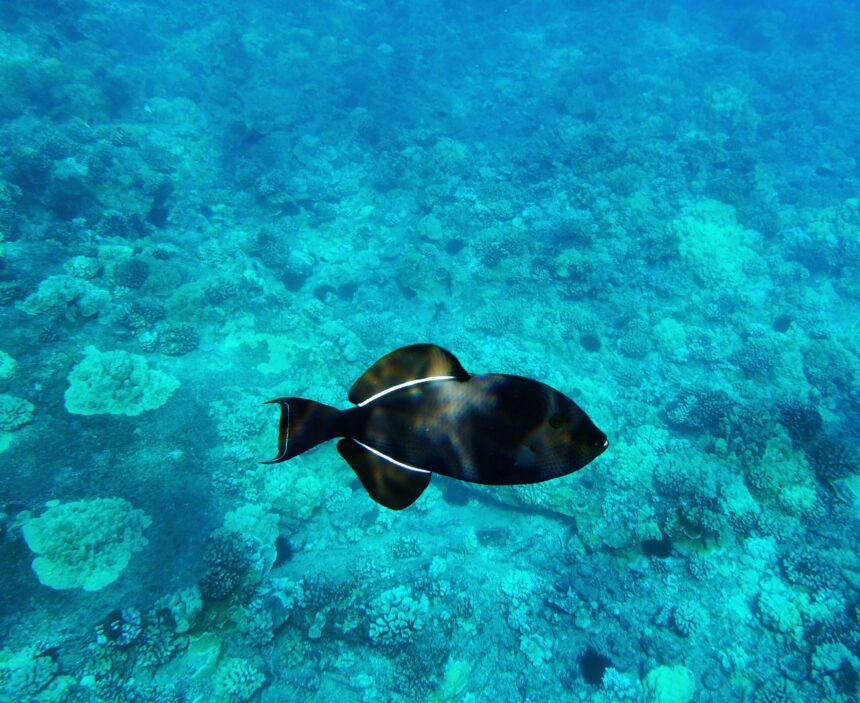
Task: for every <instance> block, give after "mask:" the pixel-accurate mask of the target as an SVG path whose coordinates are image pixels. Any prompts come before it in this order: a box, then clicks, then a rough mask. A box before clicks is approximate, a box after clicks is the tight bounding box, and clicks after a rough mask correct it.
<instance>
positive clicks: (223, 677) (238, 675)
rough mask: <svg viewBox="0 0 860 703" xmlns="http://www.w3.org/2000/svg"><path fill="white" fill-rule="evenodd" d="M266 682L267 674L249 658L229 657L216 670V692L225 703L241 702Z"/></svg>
mask: <svg viewBox="0 0 860 703" xmlns="http://www.w3.org/2000/svg"><path fill="white" fill-rule="evenodd" d="M264 683H266V676H265V674H263V672H261V671H260V670H258V669H257V668H256V667H255V666H254V665H253V664H251V662H249V661H248V660H247V659H240V658H238V657H229V658H227V659H225V660H224V661H223V662H222V663H221V666H219V667H218V671H217V672H215V681H214V685H215V694H216V695H217V696H218V697H219V700H220V701H223V703H241V702H242V701H246V700H248V699H249V698H250V697H251V696H253V695H254V694H255V693H256V692H257V690H258V689H259V688H260V687H261V686H262V685H263V684H264Z"/></svg>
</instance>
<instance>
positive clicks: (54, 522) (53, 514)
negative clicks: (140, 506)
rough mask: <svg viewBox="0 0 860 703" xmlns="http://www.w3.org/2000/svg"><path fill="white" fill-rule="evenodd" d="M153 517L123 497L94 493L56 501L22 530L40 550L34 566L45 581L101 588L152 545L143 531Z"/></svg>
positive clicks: (33, 547) (60, 586)
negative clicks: (91, 496)
mask: <svg viewBox="0 0 860 703" xmlns="http://www.w3.org/2000/svg"><path fill="white" fill-rule="evenodd" d="M151 522H152V520H151V518H150V517H149V516H147V515H146V514H145V513H144V512H143V511H142V510H137V509H135V508H133V507H132V506H131V504H130V503H129V502H128V501H126V500H123V499H122V498H95V499H92V500H86V501H72V502H69V503H60V504H58V505H52V506H51V507H49V508H48V509H47V510H46V511H45V512H44V513H42V514H41V515H40V516H39V517H35V518H30V519H28V520H27V521H26V522H25V523H24V525H23V534H24V539H25V540H26V541H27V546H28V547H29V548H30V549H31V550H32V551H33V552H34V553H35V554H36V555H37V556H36V558H35V559H34V560H33V570H34V571H35V572H36V574H37V575H38V577H39V580H40V581H41V582H42V583H43V584H45V585H46V586H50V587H51V588H58V589H66V588H83V589H84V590H86V591H97V590H99V589H101V588H104V587H105V586H107V585H108V584H110V583H112V582H113V581H115V580H116V579H117V578H118V577H119V575H120V574H121V573H122V571H123V570H124V569H125V568H126V567H127V566H128V563H129V561H131V557H132V554H134V553H135V552H138V551H140V550H141V549H143V548H144V547H145V546H146V545H147V539H146V538H145V537H144V536H143V530H145V529H146V528H147V527H148V526H149V525H150V524H151Z"/></svg>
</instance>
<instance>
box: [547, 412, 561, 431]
mask: <svg viewBox="0 0 860 703" xmlns="http://www.w3.org/2000/svg"><path fill="white" fill-rule="evenodd" d="M563 424H564V415H562V414H561V413H554V414H552V415H550V418H549V426H550V427H552V428H553V429H555V430H557V429H558V428H559V427H561V426H562V425H563Z"/></svg>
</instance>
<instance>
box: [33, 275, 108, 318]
mask: <svg viewBox="0 0 860 703" xmlns="http://www.w3.org/2000/svg"><path fill="white" fill-rule="evenodd" d="M109 302H110V294H109V293H108V292H107V291H105V290H102V289H101V288H99V287H98V286H94V285H93V284H92V283H90V282H89V281H88V280H86V279H84V278H78V277H77V276H66V275H61V276H49V277H48V278H46V279H45V280H44V281H42V282H41V283H40V284H39V287H38V288H37V289H36V291H35V292H34V293H32V294H31V295H29V296H28V297H27V299H26V300H24V301H23V302H21V303H18V304H17V306H18V307H19V308H20V309H21V310H23V311H24V312H26V313H27V314H28V315H41V314H43V313H46V312H49V311H53V310H65V311H66V313H68V314H71V315H73V316H74V317H93V316H94V315H97V314H98V313H100V312H101V311H102V309H103V308H104V307H105V306H106V305H107V304H108V303H109Z"/></svg>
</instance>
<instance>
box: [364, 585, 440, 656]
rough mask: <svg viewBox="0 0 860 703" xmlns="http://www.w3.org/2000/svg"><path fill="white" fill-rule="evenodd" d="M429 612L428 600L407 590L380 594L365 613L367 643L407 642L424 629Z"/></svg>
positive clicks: (399, 589) (403, 587)
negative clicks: (370, 641) (369, 641)
mask: <svg viewBox="0 0 860 703" xmlns="http://www.w3.org/2000/svg"><path fill="white" fill-rule="evenodd" d="M428 608H429V604H428V601H427V596H426V595H424V594H423V593H422V594H421V596H420V597H415V596H414V595H413V593H412V589H410V588H409V587H408V586H397V587H396V588H390V589H388V590H387V591H383V592H382V593H381V594H380V596H379V597H378V598H376V600H374V601H373V603H372V604H371V607H370V609H369V611H368V615H369V617H370V619H371V623H370V639H371V640H373V642H375V643H377V644H383V645H397V644H403V643H404V642H409V641H410V640H412V638H413V636H414V635H415V633H416V632H417V631H418V630H420V629H421V628H422V627H424V621H425V619H426V617H427V610H428Z"/></svg>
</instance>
